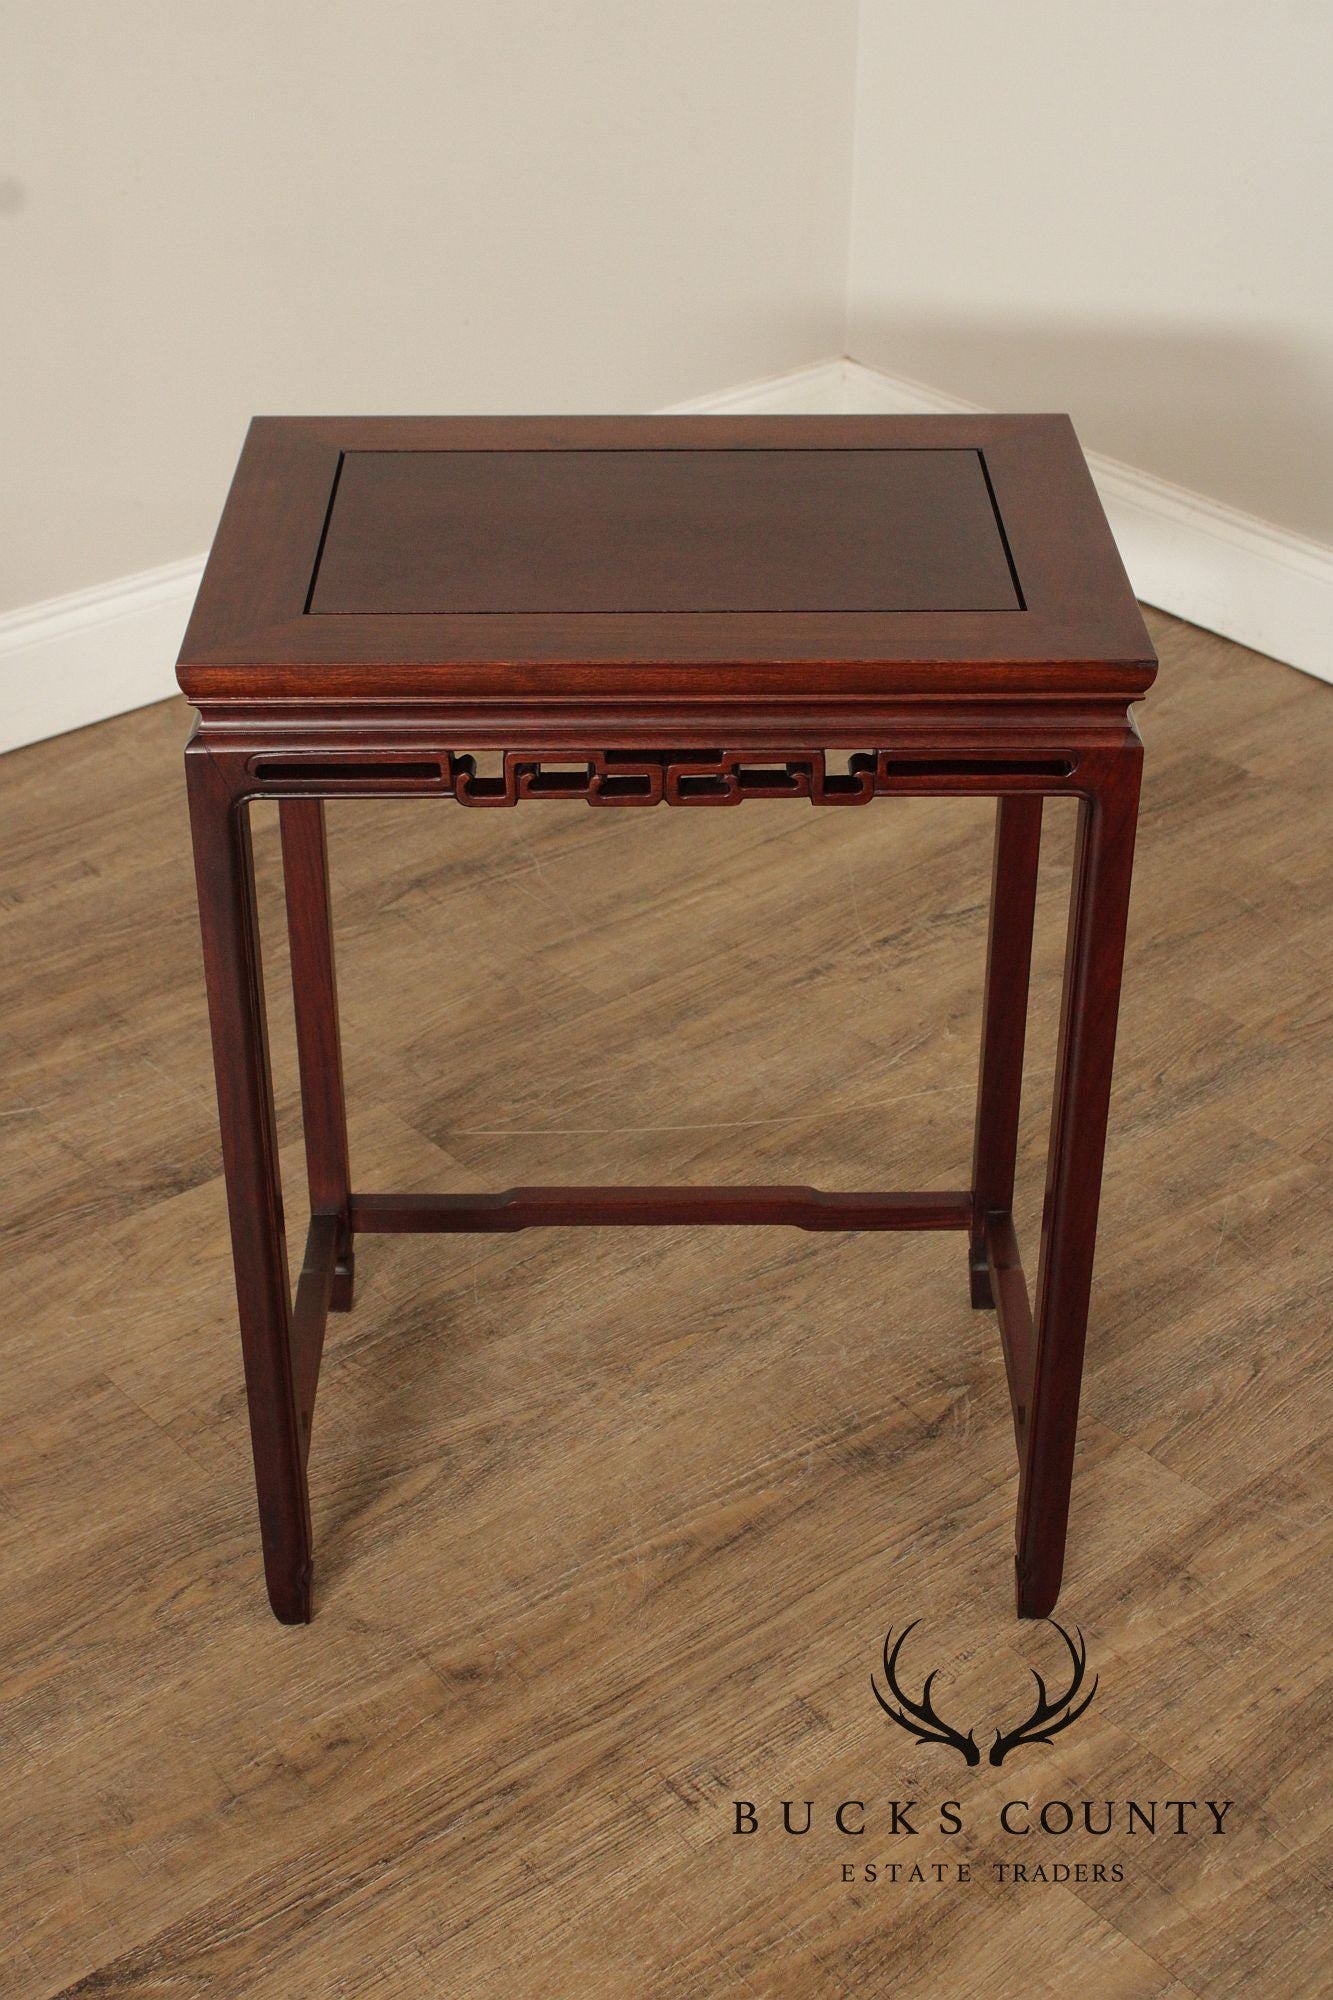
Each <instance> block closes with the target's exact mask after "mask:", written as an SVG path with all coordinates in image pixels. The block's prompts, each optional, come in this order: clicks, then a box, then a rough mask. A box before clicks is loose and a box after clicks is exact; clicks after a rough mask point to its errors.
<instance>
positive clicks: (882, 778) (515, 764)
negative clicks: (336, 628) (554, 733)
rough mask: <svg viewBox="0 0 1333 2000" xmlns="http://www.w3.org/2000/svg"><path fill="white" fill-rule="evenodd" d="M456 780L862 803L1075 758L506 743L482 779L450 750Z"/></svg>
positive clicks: (613, 793)
mask: <svg viewBox="0 0 1333 2000" xmlns="http://www.w3.org/2000/svg"><path fill="white" fill-rule="evenodd" d="M448 759H449V784H450V787H451V789H452V791H453V794H454V797H455V798H456V799H458V801H459V802H460V804H462V805H465V806H516V805H518V804H519V802H520V801H521V800H524V799H582V800H584V801H586V803H587V804H588V805H590V806H656V805H662V804H666V805H669V806H738V805H741V804H743V803H744V801H745V800H746V799H809V800H810V801H811V803H812V804H814V805H817V806H860V805H865V804H867V803H868V802H869V800H871V799H872V798H873V797H874V796H875V794H876V792H879V791H888V790H890V789H893V790H900V789H902V787H903V784H904V782H907V783H910V781H911V780H912V778H913V777H918V778H921V779H927V778H930V777H939V776H943V775H946V774H947V775H950V776H953V777H956V778H967V777H969V776H971V777H975V778H977V779H978V780H982V779H985V778H988V777H989V778H994V777H996V776H997V775H1004V776H1006V777H1008V778H1011V779H1013V778H1017V779H1019V780H1031V781H1036V782H1037V783H1040V782H1041V781H1042V780H1046V781H1048V782H1049V780H1051V779H1052V778H1057V779H1058V778H1065V777H1068V776H1069V775H1070V774H1071V773H1072V771H1073V769H1074V765H1075V762H1076V759H1074V758H1067V757H1054V758H1006V757H1003V756H997V757H978V756H975V755H972V756H961V757H958V758H955V759H950V760H947V761H946V760H942V759H940V758H939V757H934V758H929V759H927V758H913V757H911V756H910V755H907V756H899V755H895V754H893V753H891V752H889V751H887V750H878V751H866V750H858V751H856V752H855V753H854V754H853V755H852V756H851V757H849V758H848V760H847V767H846V769H845V770H842V771H830V770H829V769H828V768H827V765H826V760H825V753H824V752H823V751H822V750H799V751H787V750H768V751H765V750H661V751H658V750H589V751H585V752H570V751H567V750H546V751H543V750H506V751H505V753H504V760H503V766H502V770H501V772H500V774H499V775H498V776H495V777H478V776H477V769H476V763H475V760H474V759H473V758H472V757H470V756H461V755H457V754H455V753H454V752H452V751H451V752H449V753H448Z"/></svg>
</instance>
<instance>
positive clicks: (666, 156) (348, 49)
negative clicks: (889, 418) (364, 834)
mask: <svg viewBox="0 0 1333 2000" xmlns="http://www.w3.org/2000/svg"><path fill="white" fill-rule="evenodd" d="M855 25H856V23H855V6H854V0H782V4H781V5H774V4H772V0H318V4H316V0H216V4H214V0H115V3H114V4H109V0H5V5H4V6H3V8H2V9H0V148H3V152H0V269H2V270H3V281H2V283H0V397H2V398H3V405H4V409H3V429H4V475H3V482H2V485H0V496H2V497H0V563H2V564H3V570H2V572H0V609H4V608H6V607H12V606H14V605H19V604H28V603H32V602H34V601H35V600H38V599H41V598H45V597H48V596H52V595H55V594H57V593H62V592H65V591H69V590H73V589H76V588H79V587H81V586H84V585H89V584H95V583H99V582H102V581H104V580H107V579H110V578H113V577H117V576H120V575H122V574H125V573H127V572H130V571H134V570H140V569H144V568H147V567H151V566H154V565H157V564H160V563H165V562H169V561H171V560H172V559H174V558H177V557H182V556H188V555H191V554H193V553H194V552H195V551H197V550H199V549H202V548H204V547H205V546H206V545H207V542H208V540H209V538H210V536H211V534H212V530H213V526H214V522H215V520H216V516H217V511H218V508H219V506H220V503H221V500H222V496H223V493H224V491H225V488H226V483H227V480H228V477H229V475H230V472H231V467H232V465H233V463H234V460H235V455H236V452H237V449H238V447H239V444H240V440H241V435H242V432H243V430H244V426H245V422H246V419H247V418H248V417H249V415H250V414H251V412H252V411H254V410H269V411H273V410H290V411H300V410H304V411H310V410H328V409H343V410H353V409H354V410H385V411H392V410H426V409H430V410H436V409H438V410H449V409H455V410H462V411H481V410H536V409H552V410H616V409H640V408H651V407H653V406H659V405H662V404H665V403H670V402H673V401H677V400H681V399H683V398H685V397H688V396H691V395H697V394H701V393H704V392H706V391H710V390H714V389H720V388H724V387H726V386H727V385H728V384H731V383H735V382H739V381H744V380H746V379H749V378H752V377H755V376H760V375H764V374H766V373H770V372H774V371H778V370H782V369H786V368H790V367H794V366H796V365H798V364H799V363H801V362H804V361H812V360H816V359H818V358H820V357H823V356H825V355H828V354H832V353H837V352H840V351H841V349H842V345H843V331H844V309H845V280H846V254H847V244H846V235H847V223H848V211H849V190H850V173H851V117H852V102H853V77H854V69H855Z"/></svg>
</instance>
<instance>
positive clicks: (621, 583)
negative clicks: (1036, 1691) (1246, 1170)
mask: <svg viewBox="0 0 1333 2000" xmlns="http://www.w3.org/2000/svg"><path fill="white" fill-rule="evenodd" d="M1156 664H1157V663H1156V660H1155V657H1154V655H1153V651H1152V647H1151V645H1150V643H1149V640H1148V636H1147V633H1146V631H1145V630H1144V626H1143V622H1142V619H1141V618H1140V616H1139V612H1138V607H1137V606H1136V604H1135V602H1134V599H1133V596H1132V594H1131V592H1130V589H1129V585H1128V583H1127V581H1126V579H1125V575H1124V571H1123V570H1122V568H1121V565H1120V561H1119V558H1118V556H1117V554H1116V550H1115V546H1114V544H1113V542H1112V540H1111V536H1110V533H1109V530H1108V529H1107V525H1106V521H1105V519H1104V517H1103V515H1102V511H1101V508H1100V506H1099V505H1098V501H1097V497H1096V494H1095V492H1094V490H1093V486H1092V482H1091V480H1090V479H1089V477H1088V473H1087V469H1086V467H1085V465H1084V462H1083V458H1082V454H1081V452H1080V450H1079V447H1078V443H1077V440H1076V439H1075V437H1074V433H1073V430H1072V428H1071V427H1070V424H1069V421H1068V419H1067V418H1065V417H1058V416H1038V417H1017V416H993V417H985V416H976V417H779V418H769V417H750V418H728V417H702V418H637V417H634V418H609V417H596V418H551V419H546V418H503V419H473V418H450V417H443V418H420V419H418V418H411V419H408V418H373V417H372V418H263V419H259V420H257V421H256V422H255V423H254V424H253V425H252V427H251V430H250V433H249V436H248V438H247V440H246V444H245V449H244V451H243V453H242V455H241V460H240V464H239V466H238V469H237V472H236V477H235V480H234V482H233V485H232V489H231V493H230V496H229V498H228V501H227V505H226V510H225V512H224V514H223V517H222V523H221V526H220V528H219V531H218V536H217V540H216V542H215V544H214V547H213V552H212V555H211V556H210V558H209V562H208V567H207V570H206V572H205V575H204V579H203V583H202V585H201V587H200V591H199V597H198V601H197V603H196V606H195V610H194V615H193V617H192V619H191V622H190V627H189V630H188V632H187V634H186V638H185V643H184V646H183V649H182V652H181V658H180V667H179V676H180V683H181V686H182V688H183V689H184V691H185V693H186V694H187V695H188V697H189V698H190V700H191V702H193V704H194V705H195V707H196V708H197V709H198V711H199V719H198V722H197V724H196V726H195V729H194V732H193V734H192V735H191V738H190V741H189V745H188V747H187V750H186V775H187V781H188V787H189V800H190V814H191V823H192V828H193V837H194V851H195V863H196V869H197V874H198V885H199V915H200V923H201V927H202V931H203V947H204V964H205V971H206V975H207V983H208V1001H209V1013H210V1018H211V1023H212V1034H213V1051H214V1061H215V1066H216V1072H217V1089H218V1105H219V1112H220V1117H221V1126H222V1150H223V1160H224V1165H225V1172H226V1183H227V1199H228V1205H229V1209H230V1217H231V1234H232V1249H233V1255H234V1259H235V1267H236V1293H237V1301H238V1305H239V1310H240V1323H241V1339H242V1344H243V1349H244V1357H245V1377H246V1389H247V1395H248V1401H249V1411H250V1429H251V1437H252V1441H253V1445H254V1460H255V1478H256V1483H257V1486H258V1493H259V1518H260V1526H261V1530H262V1535H263V1545H264V1567H265V1572H266V1575H267V1579H268V1591H269V1598H270V1601H271V1603H272V1606H273V1609H274V1611H275V1612H276V1614H277V1616H278V1617H279V1618H280V1619H282V1620H284V1621H286V1622H289V1623H291V1622H298V1621H302V1620H305V1619H308V1618H309V1616H310V1586H311V1569H312V1540H311V1528H310V1505H309V1498H308V1492H307V1486H306V1460H307V1454H308V1451H309V1445H310V1425H311V1416H312V1412H313V1409H314V1402H315V1387H316V1383H317V1380H318V1376H319V1365H320V1355H321V1350H322V1347H323V1340H324V1327H325V1320H326V1318H327V1315H328V1312H329V1311H330V1310H331V1309H332V1310H334V1311H345V1310H347V1309H348V1307H350V1305H351V1303H352V1286H353V1248H354V1244H355V1239H356V1237H357V1236H358V1235H362V1234H367V1233H374V1232H377V1231H385V1230H409V1231H432V1230H497V1229H498V1230H506V1229H523V1228H527V1227H529V1226H530V1225H533V1224H552V1223H556V1224H571V1225H573V1224H605V1223H634V1224H655V1223H705V1222H729V1223H737V1222H745V1223H786V1224H792V1225H794V1226H796V1227H798V1228H802V1229H890V1230H892V1229H957V1230H960V1231H964V1232H966V1234H967V1238H968V1251H969V1263H970V1271H971V1287H972V1303H973V1304H974V1305H975V1306H984V1307H993V1308H994V1310H995V1313H996V1316H997V1318H998V1321H999V1328H1000V1337H1001V1340H1002V1343H1003V1349H1004V1358H1005V1365H1006V1369H1007V1373H1008V1380H1009V1393H1010V1398H1011V1401H1012V1404H1013V1419H1014V1430H1015V1433H1016V1437H1017V1442H1018V1454H1019V1463H1020V1481H1019V1497H1018V1527H1017V1579H1018V1608H1019V1611H1020V1613H1021V1614H1023V1615H1025V1616H1028V1617H1035V1616H1040V1615H1043V1614H1044V1613H1046V1612H1048V1611H1050V1610H1051V1608H1052V1607H1053V1605H1054V1603H1055V1600H1056V1596H1057V1593H1058V1591H1059V1587H1060V1578H1061V1571H1062V1567H1063V1561H1064V1544H1065V1526H1066V1519H1067V1515H1068V1507H1069V1486H1070V1475H1071V1471H1072V1466H1073V1457H1074V1438H1075V1428H1076V1423H1077V1417H1078V1400H1079V1386H1080V1379H1081V1375H1082V1363H1083V1345H1084V1333H1085V1329H1086V1325H1087V1316H1088V1298H1089V1291H1090V1286H1091V1281H1092V1265H1093V1250H1094V1244H1095V1238H1096V1227H1097V1204H1098V1197H1099V1192H1100V1185H1101V1174H1102V1154H1103V1149H1104V1144H1105V1137H1106V1121H1107V1106H1108V1100H1109V1096H1110V1086H1111V1061H1112V1052H1113V1047H1114V1042H1115V1030H1116V1013H1117V1006H1118V1000H1119V992H1120V972H1121V961H1122V957H1123V952H1124V943H1125V919H1126V911H1127V906H1128V902H1129V888H1130V872H1131V867H1132V861H1133V850H1134V833H1135V823H1136V820H1137V814H1138V797H1139V774H1140V767H1141V761H1142V745H1141V743H1140V740H1139V736H1138V733H1137V730H1136V729H1135V727H1134V722H1133V719H1132V716H1131V714H1130V712H1129V706H1128V705H1129V703H1130V702H1131V701H1133V700H1134V699H1135V698H1136V697H1138V696H1140V695H1142V694H1143V693H1144V691H1145V690H1146V689H1147V688H1148V687H1149V685H1150V684H1151V682H1152V679H1153V675H1154V673H1155V671H1156ZM847 744H853V745H857V746H859V747H858V748H857V749H856V752H855V754H854V755H852V756H850V758H847V757H844V758H843V759H842V760H841V762H839V761H838V760H837V759H835V758H834V757H832V756H831V755H830V754H828V753H829V751H830V746H832V745H847ZM480 751H486V752H492V753H494V752H499V753H501V754H500V756H499V758H498V759H497V760H496V769H495V771H494V772H493V773H489V774H485V775H483V774H479V773H478V770H477V768H476V762H475V753H477V752H480ZM901 793H906V794H921V793H947V794H956V793H962V794H973V793H986V794H991V795H994V796H995V797H996V798H997V799H998V801H999V803H998V808H997V820H996V838H995V861H994V883H993V893H992V902H991V919H990V943H989V950H988V959H987V968H986V988H985V1003H984V1021H983V1029H982V1046H981V1076H980V1088H979V1092H978V1106H977V1118H976V1134H975V1153H974V1167H973V1173H972V1185H971V1186H970V1187H966V1188H951V1189H946V1190H944V1191H942V1192H933V1193H904V1194H890V1193H873V1194H828V1193H821V1192H819V1191H817V1190H815V1189H812V1188H800V1187H749V1188H732V1187H712V1188H689V1189H684V1188H630V1187H603V1188H561V1187H528V1188H516V1189H513V1190H512V1191H511V1192H509V1193H508V1194H500V1195H496V1194H466V1193H464V1194H458V1193H454V1194H432V1193H406V1194H362V1193H358V1192H356V1191H355V1189H354V1187H353V1183H352V1178H351V1170H350V1167H349V1163H348V1153H347V1129H346V1114H345V1108H344V1101H343V1080H342V1067H341V1056H340V1052H339V1040H338V1014H337V1000H336V992H335V985H334V967H333V945H332V938H331V934H330V921H329V888H328V871H327V863H326V852H325V836H324V805H323V801H324V800H326V799H336V798H345V797H364V796H367V795H372V794H373V795H380V794H392V795H395V796H399V795H402V796H408V795H410V796H412V797H421V798H428V799H431V800H440V799H449V800H454V801H457V802H458V803H459V804H460V805H462V806H467V807H512V806H515V805H518V804H521V803H525V802H527V801H529V800H571V799H578V800H583V801H584V802H586V803H587V804H588V805H591V806H598V807H604V806H605V807H610V806H614V807H623V808H632V807H646V806H658V805H662V804H665V805H667V806H738V805H741V804H743V803H744V802H745V801H746V800H747V799H754V798H765V799H776V798H785V799H793V800H796V799H800V800H806V801H808V802H809V803H811V804H813V805H816V806H838V807H853V806H866V805H869V804H870V802H871V801H872V800H873V799H875V798H878V797H881V796H883V795H885V794H901ZM1052 794H1058V795H1068V796H1073V797H1075V798H1077V799H1078V801H1079V810H1078V837H1077V847H1076V854H1075V861H1074V880H1073V896H1072V908H1071V915H1070V922H1069V944H1068V954H1067V960H1066V969H1065V982H1064V998H1063V1005H1062V1012H1061V1023H1060V1034H1059V1048H1058V1055H1057V1074H1056V1081H1055V1093H1054V1109H1053V1116H1052V1125H1051V1143H1050V1156H1049V1163H1048V1168H1047V1180H1046V1199H1045V1208H1044V1213H1043V1221H1042V1236H1041V1248H1040V1254H1039V1258H1038V1265H1037V1282H1036V1294H1035V1301H1034V1302H1033V1303H1032V1304H1029V1297H1028V1289H1027V1284H1026V1281H1025V1278H1024V1275H1023V1267H1022V1264H1021V1262H1020V1259H1019V1253H1018V1246H1017V1244H1016V1242H1015V1239H1014V1227H1013V1221H1012V1217H1011V1208H1012V1202H1013V1187H1014V1156H1015V1149H1016V1143H1017V1129H1018V1112H1019V1091H1020V1086H1021V1077H1022V1057H1023V1038H1024V1025H1025V1018H1026V1011H1027V989H1028V971H1029V964H1030V958H1031V945H1032V917H1033V904H1034V897H1035V889H1036V878H1037V852H1038V845H1039V841H1040V836H1041V812H1042V799H1043V797H1045V796H1047V795H1052ZM257 798H276V799H278V800H279V801H280V818H281V829H282V850H283V862H284V868H285V875H286V889H287V908H288V921H289V929H290V936H291V954H292V976H293V986H294V989H295V1006H296V1026H297V1039H298V1047H299V1055H300V1070H301V1091H302V1104H303V1112H304V1122H305V1139H306V1152H307V1159H308V1163H309V1178H310V1205H311V1211H312V1219H311V1223H310V1232H309V1236H308V1238H307V1242H306V1251H305V1259H304V1263H303V1265H302V1269H301V1273H300V1276H299V1279H298V1282H297V1287H296V1295H295V1299H294V1300H293V1299H292V1297H291V1293H290V1287H289V1281H288V1272H287V1253H286V1247H285V1241H284V1234H283V1211H282V1193H281V1188H280V1186H279V1179H278V1155H277V1144H276V1140H275V1136H274V1121H273V1099H272V1085H271V1081H270V1076H269V1059H268V1047H267V1036H266V1028H265V1018H264V998H263V983H262V977H261V971H260V949H259V932H258V926H257V922H256V915H255V895H254V880H253V870H252V862H251V851H250V834H249V824H248V810H247V809H248V806H249V802H250V801H251V800H252V799H257Z"/></svg>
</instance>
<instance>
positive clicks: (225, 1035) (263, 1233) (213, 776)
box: [185, 744, 312, 1625]
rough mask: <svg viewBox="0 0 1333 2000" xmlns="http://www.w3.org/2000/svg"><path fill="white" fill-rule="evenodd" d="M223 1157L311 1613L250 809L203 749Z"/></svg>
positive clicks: (278, 1561) (298, 1618)
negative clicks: (236, 794)
mask: <svg viewBox="0 0 1333 2000" xmlns="http://www.w3.org/2000/svg"><path fill="white" fill-rule="evenodd" d="M185 771H186V783H187V787H188V792H189V801H190V825H191V831H192V835H193V840H194V858H195V875H196V879H197V883H198V890H199V925H200V931H201V934H202V939H203V951H204V973H205V978H206V980H207V985H208V1011H209V1020H210V1024H211V1027H212V1035H213V1065H214V1071H215V1074H216V1078H217V1092H218V1115H219V1121H220V1124H221V1129H222V1161H223V1171H224V1174H225V1178H226V1184H227V1207H228V1211H229V1214H230V1218H231V1242H232V1257H233V1261H234V1264H235V1272H236V1302H237V1308H238V1312H239V1317H240V1324H241V1345H242V1349H243V1353H244V1357H245V1387H246V1398H247V1402H248V1404H249V1411H250V1439H251V1444H252V1446H253V1448H254V1460H255V1485H256V1488H257V1490H258V1497H259V1523H260V1532H261V1535H262V1537H263V1546H264V1571H265V1576H266V1578H267V1581H268V1594H269V1602H270V1603H271V1604H272V1606H273V1610H274V1612H275V1614H276V1615H277V1617H279V1618H280V1619H281V1620H282V1621H283V1623H284V1624H289V1625H290V1624H301V1623H304V1622H305V1621H306V1620H307V1619H308V1618H309V1616H310V1576H311V1564H312V1543H311V1533H310V1501H309V1495H308V1492H307V1488H306V1477H305V1464H304V1454H303V1450H302V1443H301V1436H300V1426H299V1421H298V1415H297V1404H296V1396H295V1392H294V1387H293V1376H292V1350H291V1293H290V1286H289V1281H288V1274H287V1244H286V1237H285V1235H284V1229H283V1213H282V1188H281V1183H280V1180H279V1176H278V1145H277V1135H276V1131H275V1127H274V1119H273V1086H272V1079H271V1076H270V1072H269V1055H268V1030H267V1025H266V1022H265V1016H264V985H263V974H262V970H261V965H260V955H259V924H258V919H257V914H256V910H255V891H254V866H253V860H252V856H251V850H250V825H249V815H248V811H247V809H246V807H245V806H244V805H242V804H240V803H238V801H237V800H236V798H235V795H234V793H233V791H232V789H231V786H230V785H229V783H228V781H227V780H226V778H225V777H224V776H223V774H222V772H221V771H220V769H219V767H218V765H217V764H216V763H215V762H214V760H213V758H212V757H211V756H210V755H209V753H208V751H207V750H205V749H204V748H203V747H202V746H201V745H197V744H192V745H191V746H190V747H189V748H188V749H187V751H186V753H185Z"/></svg>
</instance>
